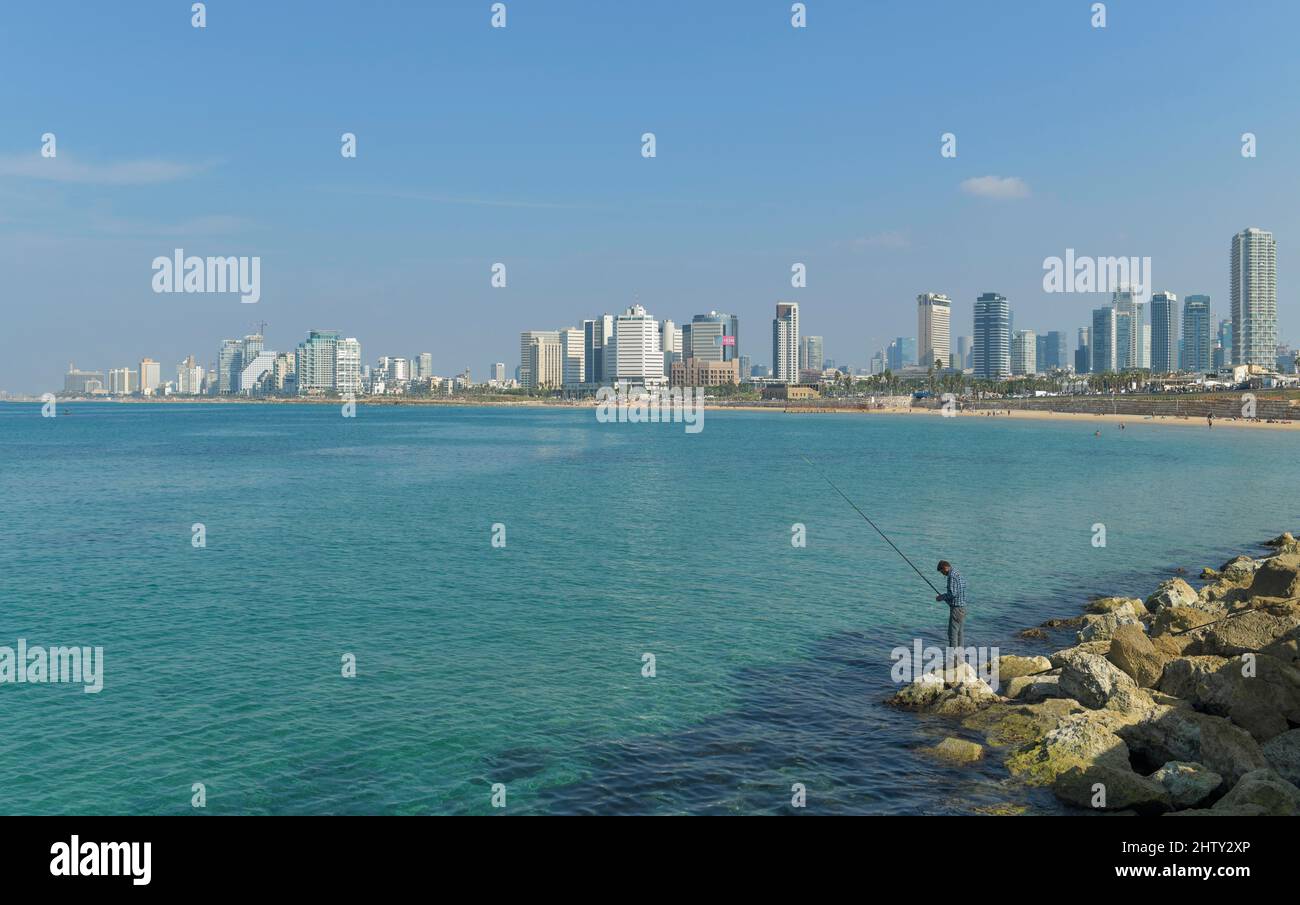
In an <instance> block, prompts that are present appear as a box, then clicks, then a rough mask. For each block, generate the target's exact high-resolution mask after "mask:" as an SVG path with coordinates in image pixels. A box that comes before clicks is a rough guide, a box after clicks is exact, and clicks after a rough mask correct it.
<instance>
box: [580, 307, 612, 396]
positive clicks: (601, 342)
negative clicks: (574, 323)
mask: <svg viewBox="0 0 1300 905" xmlns="http://www.w3.org/2000/svg"><path fill="white" fill-rule="evenodd" d="M613 338H614V315H612V314H602V315H600V316H599V317H596V318H593V319H591V320H585V321H583V322H582V345H583V349H582V351H583V359H584V370H585V371H586V375H585V378H584V380H583V383H609V379H608V378H606V377H605V347H606V346H607V345H609V343H610V341H611V340H612V339H613Z"/></svg>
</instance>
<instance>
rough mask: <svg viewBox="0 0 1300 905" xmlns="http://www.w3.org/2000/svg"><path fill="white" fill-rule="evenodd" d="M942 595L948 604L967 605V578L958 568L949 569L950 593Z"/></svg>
mask: <svg viewBox="0 0 1300 905" xmlns="http://www.w3.org/2000/svg"><path fill="white" fill-rule="evenodd" d="M942 597H943V600H944V603H946V604H948V606H960V607H964V606H966V579H964V578H962V577H961V573H960V572H958V571H957V570H956V569H949V570H948V593H947V594H943V595H942Z"/></svg>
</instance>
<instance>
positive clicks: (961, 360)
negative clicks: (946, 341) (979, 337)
mask: <svg viewBox="0 0 1300 905" xmlns="http://www.w3.org/2000/svg"><path fill="white" fill-rule="evenodd" d="M957 367H959V368H969V367H970V337H969V336H959V337H957Z"/></svg>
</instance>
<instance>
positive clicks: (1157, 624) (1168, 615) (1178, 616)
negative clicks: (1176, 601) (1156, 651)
mask: <svg viewBox="0 0 1300 905" xmlns="http://www.w3.org/2000/svg"><path fill="white" fill-rule="evenodd" d="M1221 615H1222V614H1221V613H1218V612H1215V613H1211V612H1209V611H1208V610H1204V609H1195V608H1193V607H1186V606H1175V607H1168V608H1166V609H1163V610H1161V611H1160V612H1159V613H1157V614H1156V618H1155V619H1154V620H1152V622H1151V634H1152V636H1153V637H1154V636H1156V635H1165V634H1172V633H1174V632H1178V633H1184V632H1188V631H1190V630H1191V629H1194V628H1196V627H1197V626H1201V625H1205V623H1207V622H1213V621H1214V620H1215V619H1218V618H1219V617H1220V616H1221Z"/></svg>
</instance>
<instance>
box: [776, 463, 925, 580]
mask: <svg viewBox="0 0 1300 905" xmlns="http://www.w3.org/2000/svg"><path fill="white" fill-rule="evenodd" d="M799 458H801V459H803V460H804V461H805V462H807V463H808V467H809V468H811V469H812V470H813V471H815V472H817V474H819V475H821V479H822V480H823V481H825V482H826V483H827V484H830V485H831V489H832V490H834V491H835V492H836V493H838V494H839V495H840V496H842V497H844V502H846V503H848V504H849V505H850V506H852V507H853V508H854V510H856V511H857V513H858V515H860V516H862V517H863V518H864V519H866V521H867V524H868V525H870V526H871V527H872V528H875V529H876V533H877V534H879V535H880V536H881V537H883V538H884V539H885V543H887V544H889V546H891V547H893V548H894V552H895V553H897V554H898V555H899V556H901V557H903V560H904V561H905V562H906V563H907V564H908V565H909V566H911V567H912V571H913V572H915V573H916V574H917V575H920V576H921V580H922V581H924V582H925V583H926V584H928V585H930V590H931V591H934V592H935V593H936V594H938V593H940V591H939V589H938V588H936V587H935V586H934V584H933V583H931V581H930V579H928V578H926V577H925V573H924V572H922V571H921V570H920V569H918V568H917V567H916V563H914V562H912V561H911V560H910V559H908V558H907V554H906V553H904V552H903V551H902V550H900V549H898V545H897V544H895V543H894V542H893V541H892V540H890V539H889V536H888V535H887V534H885V532H883V531H881V530H880V527H879V526H878V525H877V524H876V523H875V522H873V521H872V520H871V517H870V516H869V515H867V514H866V513H865V512H863V511H862V510H861V509H859V508H858V504H857V503H855V502H853V501H852V500H851V499H849V498H848V496H847V495H846V494H845V493H844V491H843V490H840V489H839V488H838V487H836V486H835V483H834V482H833V481H832V480H831V479H830V478H828V477H826V475H825V474H824V473H823V472H822V470H821V469H819V468H818V467H817V466H816V465H814V464H813V463H812V459H810V458H808V457H807V456H805V455H800V456H799Z"/></svg>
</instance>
